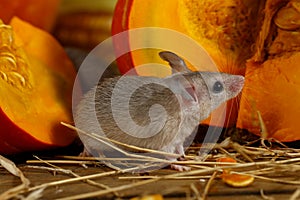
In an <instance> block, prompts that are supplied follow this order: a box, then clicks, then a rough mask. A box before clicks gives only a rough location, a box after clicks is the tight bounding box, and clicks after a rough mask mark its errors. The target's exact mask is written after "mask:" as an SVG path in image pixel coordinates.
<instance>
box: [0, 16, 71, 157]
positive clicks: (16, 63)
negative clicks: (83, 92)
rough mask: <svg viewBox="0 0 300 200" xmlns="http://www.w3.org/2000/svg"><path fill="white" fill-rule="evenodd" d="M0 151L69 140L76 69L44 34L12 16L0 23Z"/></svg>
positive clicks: (24, 148) (56, 43)
mask: <svg viewBox="0 0 300 200" xmlns="http://www.w3.org/2000/svg"><path fill="white" fill-rule="evenodd" d="M0 32H1V34H0V35H1V37H2V38H1V42H2V43H1V44H0V93H1V96H0V126H1V128H0V153H3V154H13V153H19V152H24V151H32V150H42V149H47V148H51V147H59V146H66V145H68V144H70V143H71V142H72V141H73V140H74V138H75V136H76V134H75V133H74V132H72V131H70V130H69V129H67V128H66V127H63V126H62V125H61V124H60V122H62V121H64V122H68V123H71V122H72V117H71V116H72V115H71V106H72V87H73V83H74V80H75V76H76V72H75V70H74V68H73V64H72V63H71V61H70V60H69V58H68V57H67V55H66V53H65V52H64V49H63V48H62V47H61V46H60V45H59V44H58V42H57V41H56V40H55V39H54V38H53V37H52V36H50V35H49V34H48V33H46V32H44V31H42V30H40V29H38V28H36V27H33V26H32V25H30V24H28V23H26V22H24V21H22V20H20V19H18V18H13V19H12V21H11V23H10V25H4V24H1V25H0Z"/></svg>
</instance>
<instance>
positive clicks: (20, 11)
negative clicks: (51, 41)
mask: <svg viewBox="0 0 300 200" xmlns="http://www.w3.org/2000/svg"><path fill="white" fill-rule="evenodd" d="M59 5H60V0H43V1H40V0H26V1H24V0H13V1H12V0H0V19H2V21H3V22H4V23H6V24H8V23H9V22H10V20H11V19H12V18H13V17H14V16H18V17H19V18H21V19H23V20H25V21H28V22H30V23H31V24H33V25H35V26H36V27H39V28H42V29H44V30H47V31H50V30H51V29H52V27H53V25H54V22H55V19H56V15H57V12H58V8H59Z"/></svg>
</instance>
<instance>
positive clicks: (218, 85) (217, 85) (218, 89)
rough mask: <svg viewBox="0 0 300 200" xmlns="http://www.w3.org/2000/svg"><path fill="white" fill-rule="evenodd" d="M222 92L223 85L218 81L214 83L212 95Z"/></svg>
mask: <svg viewBox="0 0 300 200" xmlns="http://www.w3.org/2000/svg"><path fill="white" fill-rule="evenodd" d="M223 90H224V87H223V84H222V83H221V82H220V81H216V82H215V83H214V86H213V92H214V93H220V92H222V91H223Z"/></svg>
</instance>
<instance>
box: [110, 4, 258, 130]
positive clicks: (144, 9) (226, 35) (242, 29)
mask: <svg viewBox="0 0 300 200" xmlns="http://www.w3.org/2000/svg"><path fill="white" fill-rule="evenodd" d="M260 7H261V2H260V1H251V0H228V1H222V0H217V1H216V0H206V1H200V0H199V1H189V0H165V1H159V0H145V1H138V0H119V1H118V2H117V5H116V9H115V13H114V18H113V25H112V33H113V34H117V33H120V32H122V31H126V30H133V29H135V28H142V27H159V28H168V29H172V30H175V31H178V32H180V33H182V34H184V35H186V36H188V37H190V38H192V39H194V40H195V41H196V42H198V44H199V45H201V46H202V47H203V48H204V49H205V50H206V51H207V52H208V54H209V55H210V56H211V58H212V59H213V60H214V62H215V63H216V65H217V69H216V68H213V67H208V66H189V67H190V68H191V69H194V70H195V69H197V70H205V71H216V70H218V71H220V72H226V73H231V74H240V75H243V74H244V73H245V61H246V60H247V59H248V58H250V57H251V48H252V47H251V45H252V43H253V42H254V41H255V38H256V36H257V33H258V31H259V29H258V28H259V26H257V24H256V23H257V22H256V19H257V17H258V13H259V10H260ZM141 37H143V35H141ZM149 37H150V38H151V35H150V36H149V35H144V38H139V41H143V39H144V41H145V43H146V42H148V43H151V41H153V40H155V37H153V38H151V39H150V40H149V39H147V38H149ZM167 38H168V37H167V36H166V39H167ZM134 40H135V38H134V36H131V35H130V33H129V34H128V38H127V43H124V42H123V45H127V46H128V47H129V48H130V46H133V44H132V42H134ZM173 42H176V41H173ZM179 45H185V44H179ZM115 46H116V48H119V46H120V44H119V43H117V44H115ZM159 51H160V50H159V49H140V50H134V51H131V52H129V53H126V54H124V55H123V56H121V57H119V58H118V59H117V63H118V67H119V69H120V71H121V73H123V74H125V73H126V72H128V71H129V70H132V68H133V67H136V66H139V65H141V64H145V63H161V64H165V63H164V62H163V61H161V60H160V58H159V57H158V56H157V54H158V52H159ZM199 59H201V58H199ZM153 70H155V69H153ZM135 71H136V73H137V74H138V75H149V72H145V71H144V70H140V68H135ZM156 71H157V73H154V75H156V76H166V75H169V74H168V73H163V71H166V70H157V69H156ZM224 108H225V110H224ZM224 111H226V113H225V112H224ZM237 113H238V99H233V100H230V101H228V102H227V104H223V105H222V106H220V109H217V110H216V111H215V112H213V114H212V116H214V117H213V118H214V119H213V120H212V118H209V119H208V120H206V121H205V122H203V123H206V124H210V125H217V126H233V125H234V124H235V123H236V119H237ZM216 116H217V117H216ZM223 118H225V122H224V120H223Z"/></svg>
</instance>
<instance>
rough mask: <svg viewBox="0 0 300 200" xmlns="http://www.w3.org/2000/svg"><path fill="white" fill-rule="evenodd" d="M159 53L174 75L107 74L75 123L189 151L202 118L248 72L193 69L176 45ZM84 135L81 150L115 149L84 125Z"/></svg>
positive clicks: (145, 144) (137, 142)
mask: <svg viewBox="0 0 300 200" xmlns="http://www.w3.org/2000/svg"><path fill="white" fill-rule="evenodd" d="M159 57H160V58H161V59H162V60H164V61H166V63H168V64H169V66H170V67H171V69H172V74H171V75H169V76H167V77H164V78H159V77H151V76H137V75H124V76H117V77H113V78H107V79H104V80H102V81H101V82H99V83H98V85H97V86H95V87H93V88H92V89H91V90H90V91H89V92H87V93H86V94H85V95H84V96H83V98H82V99H81V101H80V102H79V104H78V105H77V107H76V110H75V114H74V121H75V126H76V127H77V128H78V129H79V130H82V131H84V132H86V133H94V134H98V135H101V136H103V137H105V138H108V139H112V140H116V141H119V142H122V143H125V144H128V145H134V146H136V147H140V148H147V149H153V150H159V151H162V152H166V153H174V154H178V155H180V156H184V155H185V150H186V148H187V147H188V146H189V145H190V144H191V142H192V141H191V142H188V143H187V142H186V140H187V138H189V137H191V135H193V134H195V133H196V130H197V127H198V125H199V123H200V122H201V121H202V120H204V119H206V118H207V117H209V115H210V113H211V112H212V111H213V110H215V109H216V108H217V107H218V106H220V105H221V104H222V103H223V102H225V101H227V100H229V99H231V98H234V97H236V96H237V95H238V94H239V93H240V92H241V90H242V88H243V85H244V77H243V76H241V75H232V74H227V73H220V72H208V71H191V70H190V69H189V68H188V67H187V65H186V63H185V61H184V59H183V58H181V57H180V56H178V55H177V54H175V53H173V52H171V51H161V52H159ZM93 118H95V119H97V120H91V119H93ZM78 135H79V137H80V139H81V140H82V142H83V144H84V147H85V148H84V151H83V154H81V155H85V156H87V155H93V156H95V155H98V156H99V155H103V152H110V153H109V154H106V157H108V156H107V155H109V156H111V155H112V153H111V152H113V151H114V149H112V148H111V146H109V145H106V144H103V143H101V142H99V141H97V140H95V139H94V138H91V137H89V136H87V135H85V134H82V132H80V131H78ZM119 148H121V149H124V150H125V151H128V152H134V150H131V149H126V147H121V146H120V147H119ZM116 157H117V156H116ZM164 157H165V158H167V159H169V160H174V159H175V160H176V159H177V158H174V157H172V158H170V157H168V156H164ZM111 163H112V162H110V164H111ZM171 167H172V168H173V169H176V170H178V171H184V170H188V168H185V167H181V166H176V165H172V166H171Z"/></svg>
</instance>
